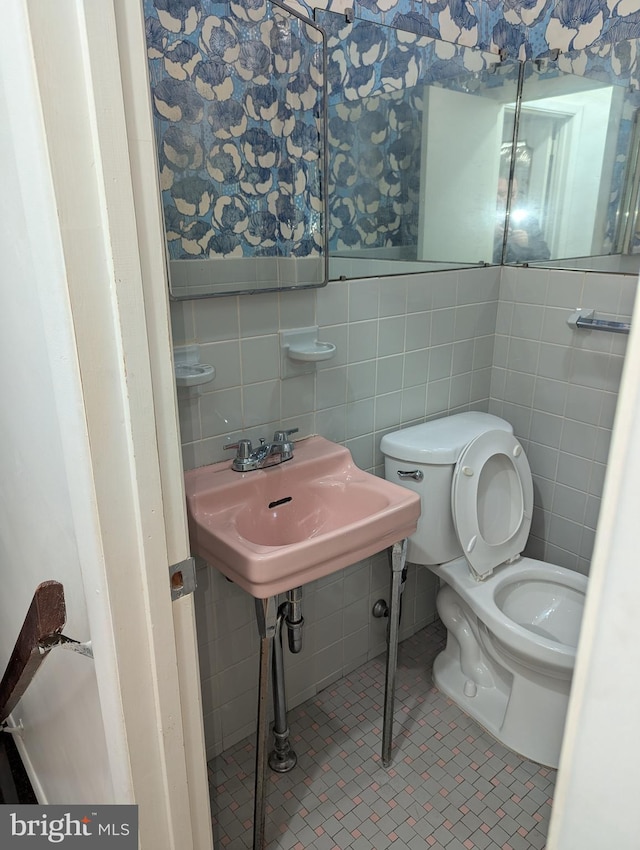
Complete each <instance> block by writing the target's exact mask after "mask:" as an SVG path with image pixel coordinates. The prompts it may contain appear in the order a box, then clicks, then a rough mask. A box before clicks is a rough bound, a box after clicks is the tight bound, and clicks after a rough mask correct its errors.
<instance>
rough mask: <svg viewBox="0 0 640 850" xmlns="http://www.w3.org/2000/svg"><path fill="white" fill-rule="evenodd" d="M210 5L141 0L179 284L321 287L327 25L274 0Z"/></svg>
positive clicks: (225, 288)
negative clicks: (272, 0) (209, 11)
mask: <svg viewBox="0 0 640 850" xmlns="http://www.w3.org/2000/svg"><path fill="white" fill-rule="evenodd" d="M209 8H210V9H211V10H212V11H213V10H215V11H219V12H220V9H223V10H224V12H225V13H226V14H225V15H224V17H218V16H217V15H215V14H207V12H206V11H204V4H203V6H202V7H201V6H200V4H196V5H193V4H191V5H183V6H181V5H180V4H167V3H166V2H161V0H145V23H146V33H147V55H148V64H149V75H150V85H151V96H152V105H153V115H154V128H155V136H156V147H157V155H158V168H159V173H160V189H161V196H162V206H163V211H164V221H165V230H166V238H167V259H168V267H169V278H170V294H171V297H172V298H175V299H183V298H198V297H204V296H207V297H209V296H212V295H229V294H238V293H255V292H259V291H262V292H264V291H265V290H267V291H271V290H281V289H301V288H307V287H317V286H322V285H323V284H325V283H326V281H327V249H326V232H325V226H324V222H325V221H326V210H325V204H326V201H325V199H324V198H323V195H325V194H326V193H324V192H323V191H322V183H323V181H324V179H325V175H324V170H325V169H324V165H325V162H326V151H325V150H324V146H323V142H322V136H323V134H322V131H321V125H322V123H323V121H324V110H325V96H324V89H325V73H324V61H325V60H324V56H325V48H324V36H323V33H322V31H321V30H320V29H319V28H318V27H317V25H316V24H314V23H313V21H310V20H308V19H307V18H305V17H303V16H300V15H298V14H296V13H294V12H292V11H291V10H287V9H284V8H282V7H280V6H279V5H278V4H277V3H276V2H267V0H262V2H260V0H256V2H252V3H250V4H234V3H231V4H229V5H227V6H225V7H222V5H221V4H211V5H210V7H209ZM220 14H222V12H220Z"/></svg>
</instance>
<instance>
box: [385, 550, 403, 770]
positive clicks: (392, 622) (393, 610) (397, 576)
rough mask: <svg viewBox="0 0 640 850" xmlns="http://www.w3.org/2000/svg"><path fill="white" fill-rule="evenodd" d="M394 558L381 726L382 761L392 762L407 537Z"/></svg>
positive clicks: (391, 560) (386, 765)
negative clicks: (401, 602)
mask: <svg viewBox="0 0 640 850" xmlns="http://www.w3.org/2000/svg"><path fill="white" fill-rule="evenodd" d="M389 556H390V557H389V560H390V562H391V603H390V606H389V623H388V625H387V669H386V676H385V684H384V719H383V726H382V764H383V766H384V767H389V766H390V764H391V742H392V738H393V710H394V701H395V688H396V670H397V668H398V633H399V631H400V600H401V597H402V591H403V590H404V583H405V581H406V578H407V572H406V562H407V541H406V539H405V540H400V541H399V542H398V543H394V544H393V546H392V547H391V549H390V550H389Z"/></svg>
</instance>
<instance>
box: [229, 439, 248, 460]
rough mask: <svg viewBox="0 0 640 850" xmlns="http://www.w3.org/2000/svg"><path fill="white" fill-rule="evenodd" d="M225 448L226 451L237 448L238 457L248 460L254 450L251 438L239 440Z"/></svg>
mask: <svg viewBox="0 0 640 850" xmlns="http://www.w3.org/2000/svg"><path fill="white" fill-rule="evenodd" d="M224 449H225V451H226V450H227V449H237V450H238V451H237V454H236V457H237V458H239V459H240V460H247V459H248V458H249V455H250V454H251V452H252V451H253V446H252V445H251V440H238V442H237V443H231V444H230V445H228V446H224Z"/></svg>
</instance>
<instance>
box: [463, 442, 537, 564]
mask: <svg viewBox="0 0 640 850" xmlns="http://www.w3.org/2000/svg"><path fill="white" fill-rule="evenodd" d="M492 485H493V486H492ZM451 508H452V512H453V520H454V525H455V528H456V533H457V535H458V539H459V540H460V544H461V545H462V548H463V550H464V555H465V558H466V560H467V562H468V563H469V567H470V569H471V571H472V572H473V573H474V574H475V576H476V578H478V579H483V578H486V577H487V576H489V575H491V573H492V572H493V570H494V568H495V567H497V566H498V565H499V564H503V563H505V562H506V561H509V560H510V559H512V558H515V557H517V556H518V555H520V553H521V552H522V550H523V549H524V547H525V544H526V542H527V538H528V536H529V529H530V528H531V517H532V514H533V483H532V480H531V469H530V467H529V462H528V461H527V457H526V455H525V453H524V451H523V450H522V446H521V445H520V443H519V442H518V441H517V440H516V439H515V437H514V436H513V434H510V433H509V432H507V431H498V430H492V431H487V432H485V433H483V434H480V435H479V436H477V437H476V438H475V439H474V440H472V441H471V442H470V443H469V445H468V446H467V447H466V448H465V449H464V451H463V452H462V454H461V455H460V457H459V459H458V462H457V463H456V467H455V470H454V473H453V484H452V488H451Z"/></svg>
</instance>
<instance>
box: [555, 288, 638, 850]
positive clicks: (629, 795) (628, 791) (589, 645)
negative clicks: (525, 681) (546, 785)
mask: <svg viewBox="0 0 640 850" xmlns="http://www.w3.org/2000/svg"><path fill="white" fill-rule="evenodd" d="M639 323H640V303H639V304H637V305H636V309H635V313H634V324H635V326H636V327H635V329H633V328H632V334H631V337H630V339H629V350H628V353H627V359H626V362H625V367H624V374H623V379H622V385H621V393H620V405H619V408H618V411H617V413H616V420H615V433H614V437H613V441H612V446H611V456H610V459H609V468H608V471H607V480H606V485H605V491H604V498H603V502H602V513H601V518H600V524H599V526H598V533H597V539H596V545H595V551H594V557H593V566H592V571H591V574H590V578H589V588H588V592H587V603H586V608H585V615H584V620H583V625H582V634H581V636H580V645H579V651H578V657H577V659H576V670H575V675H574V681H573V691H572V695H571V701H570V705H569V713H568V716H567V725H566V730H565V739H564V743H563V749H562V754H561V759H560V770H559V775H558V783H557V786H556V793H555V799H554V805H553V813H552V818H551V825H550V830H549V841H548V847H549V850H569V848H574V847H575V848H578V847H579V848H580V850H601V848H603V847H612V848H615V850H635V848H637V847H638V836H639V835H640V808H639V807H638V791H639V790H640V783H639V780H638V755H639V751H640V746H639V740H640V739H639V736H638V706H639V705H640V680H639V679H638V676H637V675H636V673H637V671H638V669H639V668H640V641H639V640H638V600H639V599H640V573H639V571H638V568H637V567H638V515H639V513H640V497H639V495H638V470H639V469H640V416H639V415H638V413H639V411H640V384H639V382H638V373H639V371H640V332H639V329H638V327H637V326H638V324H639Z"/></svg>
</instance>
